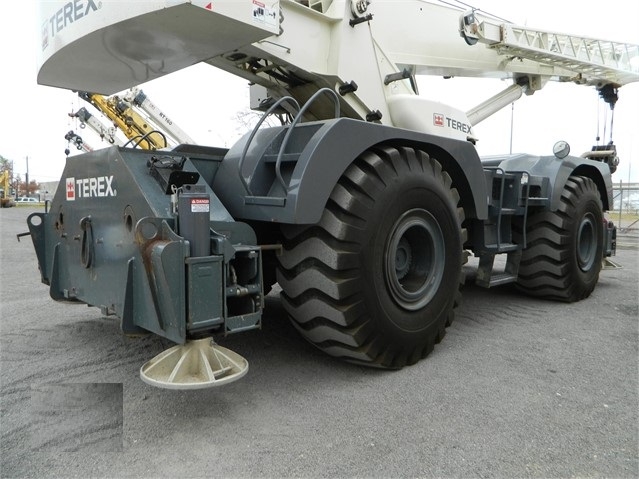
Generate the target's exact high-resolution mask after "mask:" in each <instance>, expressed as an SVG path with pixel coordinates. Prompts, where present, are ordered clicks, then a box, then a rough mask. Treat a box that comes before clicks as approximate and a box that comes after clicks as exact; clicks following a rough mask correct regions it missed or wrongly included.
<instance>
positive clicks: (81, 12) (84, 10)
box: [42, 0, 102, 50]
mask: <svg viewBox="0 0 639 479" xmlns="http://www.w3.org/2000/svg"><path fill="white" fill-rule="evenodd" d="M101 7H102V2H98V3H97V4H96V2H95V0H73V1H72V2H67V3H65V4H64V6H63V7H62V8H60V9H59V10H58V11H57V12H55V13H54V14H53V15H52V16H51V18H49V19H48V20H47V21H46V22H44V24H43V25H42V50H44V49H45V48H47V47H48V46H49V37H51V38H53V37H55V36H56V35H57V34H58V33H60V32H61V31H62V30H64V28H66V27H67V26H68V25H70V24H71V23H73V22H77V21H78V20H80V19H81V18H83V17H86V16H87V15H88V14H90V13H91V12H95V11H97V10H98V9H99V8H101Z"/></svg>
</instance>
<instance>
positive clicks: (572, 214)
mask: <svg viewBox="0 0 639 479" xmlns="http://www.w3.org/2000/svg"><path fill="white" fill-rule="evenodd" d="M526 235H527V247H526V249H525V250H524V251H523V253H522V258H521V263H520V265H519V277H518V280H517V287H518V288H519V289H520V290H521V291H523V292H525V293H527V294H530V295H533V296H541V297H544V298H547V299H554V300H559V301H566V302H573V301H579V300H582V299H584V298H587V297H588V296H590V293H592V291H593V290H594V289H595V285H596V284H597V281H598V279H599V272H600V271H601V266H602V258H603V207H602V203H601V197H600V196H599V191H598V189H597V186H596V185H595V183H594V181H593V180H591V179H590V178H587V177H582V176H571V177H570V178H569V179H568V181H567V182H566V185H565V186H564V189H563V192H562V194H561V202H560V205H559V208H558V209H557V211H554V212H551V211H542V212H540V213H537V214H535V215H533V216H531V217H530V218H529V220H528V224H527V227H526Z"/></svg>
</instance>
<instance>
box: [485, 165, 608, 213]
mask: <svg viewBox="0 0 639 479" xmlns="http://www.w3.org/2000/svg"><path fill="white" fill-rule="evenodd" d="M497 158H499V157H495V159H494V160H492V161H491V163H493V164H498V165H499V167H500V168H502V169H503V170H505V171H526V172H528V173H529V174H531V175H533V176H537V177H541V178H547V179H548V188H549V190H548V192H547V195H548V196H547V197H548V198H549V199H550V204H549V208H550V210H551V211H555V210H556V209H557V208H558V207H559V204H560V199H561V193H562V191H563V189H564V186H565V185H566V181H568V178H569V177H570V176H572V175H578V176H586V177H588V178H590V179H592V180H593V181H594V182H595V184H596V185H597V189H598V190H599V194H600V195H601V202H602V204H603V209H604V210H608V209H610V206H611V205H612V204H613V199H612V175H611V173H610V168H609V167H608V165H607V164H606V163H603V162H600V161H594V160H588V159H586V158H581V157H578V156H567V157H566V158H564V159H559V158H556V157H555V156H533V155H513V156H509V157H506V156H504V157H502V160H500V161H495V160H496V159H497ZM485 164H486V163H485Z"/></svg>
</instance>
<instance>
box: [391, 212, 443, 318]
mask: <svg viewBox="0 0 639 479" xmlns="http://www.w3.org/2000/svg"><path fill="white" fill-rule="evenodd" d="M444 253H445V246H444V235H443V234H442V231H441V228H440V227H439V224H438V222H437V220H436V219H435V218H434V217H433V215H431V214H430V213H429V212H428V211H426V210H423V209H420V208H416V209H412V210H409V211H407V212H405V213H404V214H403V215H402V216H401V217H400V218H399V219H398V220H397V221H396V222H395V224H394V225H393V228H392V230H391V233H390V235H389V237H388V241H387V243H386V247H385V251H384V258H385V261H384V279H385V281H386V286H387V288H388V291H389V293H390V295H391V297H392V298H393V300H394V301H395V302H396V303H397V305H399V306H400V307H402V308H404V309H406V310H408V311H416V310H418V309H420V308H423V307H424V306H425V305H427V304H428V303H429V302H430V300H431V299H432V298H433V296H434V295H435V293H436V292H437V289H438V288H439V285H440V283H441V281H442V277H443V275H444V270H445V257H444Z"/></svg>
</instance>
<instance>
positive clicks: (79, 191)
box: [65, 175, 118, 201]
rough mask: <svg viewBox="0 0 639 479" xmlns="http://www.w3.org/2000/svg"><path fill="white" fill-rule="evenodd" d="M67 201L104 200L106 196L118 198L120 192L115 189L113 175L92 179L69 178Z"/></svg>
mask: <svg viewBox="0 0 639 479" xmlns="http://www.w3.org/2000/svg"><path fill="white" fill-rule="evenodd" d="M65 184H66V196H67V201H75V199H76V198H102V197H105V196H117V194H118V192H117V190H116V189H115V188H114V187H113V175H111V176H95V177H92V178H81V179H77V180H76V179H75V178H67V179H66V180H65Z"/></svg>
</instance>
